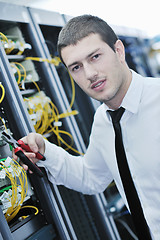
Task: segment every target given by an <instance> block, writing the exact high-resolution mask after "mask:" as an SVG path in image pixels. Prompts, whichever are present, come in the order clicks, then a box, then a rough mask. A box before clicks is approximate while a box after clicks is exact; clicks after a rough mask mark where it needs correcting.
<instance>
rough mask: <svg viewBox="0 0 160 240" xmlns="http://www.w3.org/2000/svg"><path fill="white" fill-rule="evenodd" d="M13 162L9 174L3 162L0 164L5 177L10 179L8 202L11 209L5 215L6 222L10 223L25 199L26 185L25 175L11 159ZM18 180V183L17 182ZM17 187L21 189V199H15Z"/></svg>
mask: <svg viewBox="0 0 160 240" xmlns="http://www.w3.org/2000/svg"><path fill="white" fill-rule="evenodd" d="M12 161H13V162H11V164H10V168H12V172H9V170H8V167H6V166H5V164H4V162H0V164H1V168H3V169H4V170H5V172H6V176H7V177H8V178H9V179H10V181H11V185H12V195H11V196H10V199H8V201H10V202H11V207H9V208H8V209H7V212H6V213H5V217H6V220H7V221H8V222H9V221H11V220H12V219H13V218H14V217H15V216H16V215H17V213H18V212H19V210H20V208H21V205H22V203H23V201H24V199H25V197H26V194H27V190H28V184H27V174H26V172H25V170H24V169H23V168H22V167H21V166H20V165H19V163H18V162H16V161H15V160H14V159H12ZM18 180H19V183H18V182H17V181H18ZM18 187H20V188H21V194H20V195H21V199H20V200H19V199H18V198H17V196H18Z"/></svg>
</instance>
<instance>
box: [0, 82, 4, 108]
mask: <svg viewBox="0 0 160 240" xmlns="http://www.w3.org/2000/svg"><path fill="white" fill-rule="evenodd" d="M0 88H1V89H2V95H1V98H0V103H1V102H2V101H3V99H4V96H5V88H4V87H3V85H2V83H0Z"/></svg>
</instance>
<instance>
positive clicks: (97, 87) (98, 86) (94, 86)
mask: <svg viewBox="0 0 160 240" xmlns="http://www.w3.org/2000/svg"><path fill="white" fill-rule="evenodd" d="M105 82H106V80H99V81H98V82H96V83H93V84H92V86H91V88H92V89H95V90H101V89H102V88H103V87H104V84H105Z"/></svg>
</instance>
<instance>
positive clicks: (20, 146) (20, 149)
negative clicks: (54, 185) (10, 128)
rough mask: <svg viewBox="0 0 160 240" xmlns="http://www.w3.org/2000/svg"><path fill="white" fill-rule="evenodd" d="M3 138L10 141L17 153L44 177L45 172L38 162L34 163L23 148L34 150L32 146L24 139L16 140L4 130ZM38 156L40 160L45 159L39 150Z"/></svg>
mask: <svg viewBox="0 0 160 240" xmlns="http://www.w3.org/2000/svg"><path fill="white" fill-rule="evenodd" d="M2 138H3V140H4V141H6V142H7V143H9V144H10V145H11V146H12V147H13V148H14V152H15V154H16V155H17V156H18V157H19V158H20V160H21V161H22V162H23V163H24V164H25V165H27V166H28V168H29V169H30V170H31V171H32V172H34V173H36V174H37V175H38V176H39V177H43V172H42V171H41V170H40V169H39V168H38V167H37V165H36V164H34V163H33V162H32V161H31V160H30V159H29V158H28V157H27V156H26V155H25V153H24V151H23V150H25V151H26V152H33V151H32V150H31V149H30V147H29V146H28V145H27V144H25V143H24V142H23V141H22V140H18V141H16V140H15V139H14V138H13V137H12V136H11V135H10V134H8V133H6V132H5V131H3V132H2ZM35 154H36V158H38V159H39V160H45V157H44V156H43V155H42V154H41V153H40V152H37V153H35Z"/></svg>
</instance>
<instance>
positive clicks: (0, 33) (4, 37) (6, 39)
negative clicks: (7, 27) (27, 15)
mask: <svg viewBox="0 0 160 240" xmlns="http://www.w3.org/2000/svg"><path fill="white" fill-rule="evenodd" d="M0 35H1V36H2V39H3V40H4V41H6V42H7V43H8V38H7V37H6V35H4V34H3V33H2V32H0Z"/></svg>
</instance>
